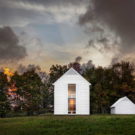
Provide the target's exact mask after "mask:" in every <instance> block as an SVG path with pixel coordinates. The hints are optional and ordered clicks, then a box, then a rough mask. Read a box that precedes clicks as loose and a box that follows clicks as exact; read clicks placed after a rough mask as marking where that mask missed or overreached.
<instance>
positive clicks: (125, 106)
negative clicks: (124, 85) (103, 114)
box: [115, 100, 135, 114]
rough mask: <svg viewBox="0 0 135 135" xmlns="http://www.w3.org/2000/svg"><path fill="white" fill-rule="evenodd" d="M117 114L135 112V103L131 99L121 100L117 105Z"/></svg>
mask: <svg viewBox="0 0 135 135" xmlns="http://www.w3.org/2000/svg"><path fill="white" fill-rule="evenodd" d="M115 114H135V105H134V104H133V103H132V102H131V101H130V100H124V101H121V102H120V103H119V104H118V105H117V106H116V107H115Z"/></svg>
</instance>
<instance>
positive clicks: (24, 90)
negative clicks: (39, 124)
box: [11, 70, 43, 115]
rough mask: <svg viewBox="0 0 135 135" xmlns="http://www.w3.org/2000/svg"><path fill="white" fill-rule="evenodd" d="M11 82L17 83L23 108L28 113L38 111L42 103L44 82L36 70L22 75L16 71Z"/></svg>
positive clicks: (31, 113)
mask: <svg viewBox="0 0 135 135" xmlns="http://www.w3.org/2000/svg"><path fill="white" fill-rule="evenodd" d="M11 83H15V84H16V87H17V91H16V93H17V95H18V96H19V100H20V102H19V103H20V106H21V109H22V110H23V111H26V112H27V115H33V113H34V112H38V111H39V110H40V107H41V104H42V103H41V102H42V101H41V100H42V95H41V88H42V86H43V84H42V81H41V79H40V77H39V76H38V74H37V73H36V72H35V70H31V71H27V72H25V73H23V74H22V75H19V74H18V73H17V72H16V73H15V75H14V76H13V77H12V79H11Z"/></svg>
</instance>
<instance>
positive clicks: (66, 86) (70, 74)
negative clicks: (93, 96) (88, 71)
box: [53, 68, 91, 115]
mask: <svg viewBox="0 0 135 135" xmlns="http://www.w3.org/2000/svg"><path fill="white" fill-rule="evenodd" d="M53 85H54V114H55V115H68V114H69V115H71V114H72V115H73V114H74V115H75V114H76V115H89V114H90V85H91V84H90V83H89V82H88V81H87V80H85V79H84V78H83V77H82V76H81V75H80V74H79V73H78V72H77V71H76V70H74V69H73V68H70V69H69V70H68V71H67V72H66V73H65V74H64V75H63V76H62V77H60V78H59V79H58V80H57V81H56V82H55V83H54V84H53Z"/></svg>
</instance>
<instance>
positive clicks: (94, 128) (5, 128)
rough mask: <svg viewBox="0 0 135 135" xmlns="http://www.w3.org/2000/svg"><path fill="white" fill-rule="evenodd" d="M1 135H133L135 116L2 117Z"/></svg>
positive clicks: (134, 131) (0, 122)
mask: <svg viewBox="0 0 135 135" xmlns="http://www.w3.org/2000/svg"><path fill="white" fill-rule="evenodd" d="M0 135H135V115H91V116H53V115H52V116H37V117H19V118H4V119H0Z"/></svg>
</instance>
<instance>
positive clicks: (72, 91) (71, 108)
mask: <svg viewBox="0 0 135 135" xmlns="http://www.w3.org/2000/svg"><path fill="white" fill-rule="evenodd" d="M68 113H69V114H75V113H76V85H75V84H69V85H68Z"/></svg>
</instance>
